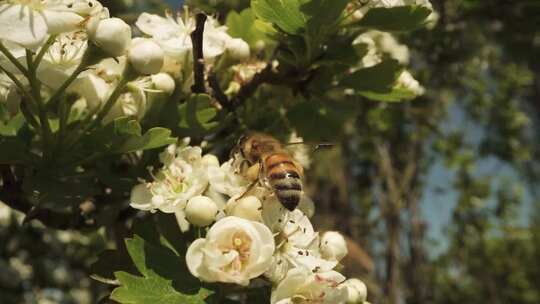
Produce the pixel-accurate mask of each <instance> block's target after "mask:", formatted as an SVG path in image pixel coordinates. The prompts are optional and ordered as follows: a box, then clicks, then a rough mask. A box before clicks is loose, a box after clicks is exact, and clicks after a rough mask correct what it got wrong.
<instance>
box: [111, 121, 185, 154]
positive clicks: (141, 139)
mask: <svg viewBox="0 0 540 304" xmlns="http://www.w3.org/2000/svg"><path fill="white" fill-rule="evenodd" d="M175 142H176V138H173V137H171V130H169V129H165V128H160V127H156V128H152V129H150V130H148V131H146V133H144V135H143V136H132V137H130V138H128V139H126V140H125V141H124V143H123V144H122V145H121V146H120V147H118V148H116V149H114V150H113V152H116V153H127V152H133V151H137V150H148V149H154V148H159V147H162V146H166V145H170V144H173V143H175Z"/></svg>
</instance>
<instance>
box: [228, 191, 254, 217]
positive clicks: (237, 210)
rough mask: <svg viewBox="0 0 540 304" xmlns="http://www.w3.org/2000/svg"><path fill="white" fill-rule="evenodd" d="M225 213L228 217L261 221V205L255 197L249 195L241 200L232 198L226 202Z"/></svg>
mask: <svg viewBox="0 0 540 304" xmlns="http://www.w3.org/2000/svg"><path fill="white" fill-rule="evenodd" d="M225 211H226V212H227V214H228V215H233V216H237V217H241V218H245V219H248V220H251V221H257V222H260V221H262V214H261V211H262V203H261V200H259V199H258V198H257V197H256V196H253V195H249V196H245V197H243V198H237V197H232V198H231V199H229V202H227V206H226V207H225Z"/></svg>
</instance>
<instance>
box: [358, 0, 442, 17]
mask: <svg viewBox="0 0 540 304" xmlns="http://www.w3.org/2000/svg"><path fill="white" fill-rule="evenodd" d="M405 5H420V6H424V7H426V8H428V9H430V10H431V11H432V12H434V11H433V6H432V5H431V3H430V2H429V0H368V1H364V2H363V3H362V4H361V5H360V6H359V7H358V9H357V10H356V11H354V12H353V14H352V17H353V18H354V19H355V20H360V19H362V18H364V16H365V15H366V14H367V12H368V11H369V10H370V9H371V8H374V7H385V8H392V7H396V6H405ZM432 15H433V13H432ZM432 18H436V17H432V16H431V15H430V16H429V17H428V20H430V19H432Z"/></svg>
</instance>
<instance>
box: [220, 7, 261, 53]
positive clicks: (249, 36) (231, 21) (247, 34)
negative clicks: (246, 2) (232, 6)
mask: <svg viewBox="0 0 540 304" xmlns="http://www.w3.org/2000/svg"><path fill="white" fill-rule="evenodd" d="M257 21H259V22H262V21H261V20H256V19H255V14H253V11H252V10H251V9H250V8H247V9H245V10H243V11H242V12H240V13H237V12H235V11H231V12H230V13H229V15H227V22H226V24H227V28H228V32H229V34H230V35H231V36H232V37H234V38H241V39H242V40H244V41H245V42H247V43H248V44H249V46H250V47H251V48H252V49H253V48H255V47H256V45H257V43H258V42H260V41H267V40H268V37H267V35H266V33H267V32H268V30H261V28H262V27H263V25H260V24H259V25H256V22H257Z"/></svg>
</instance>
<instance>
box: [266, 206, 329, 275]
mask: <svg viewBox="0 0 540 304" xmlns="http://www.w3.org/2000/svg"><path fill="white" fill-rule="evenodd" d="M262 215H263V221H264V223H265V224H266V225H267V226H268V227H269V228H270V229H271V230H272V232H274V235H275V242H276V252H275V253H274V256H273V263H272V267H270V268H269V269H268V271H266V273H265V276H266V277H267V278H268V279H269V280H270V281H272V282H279V281H280V280H282V279H283V277H285V275H286V274H287V272H288V271H289V270H290V269H292V268H296V267H302V268H306V269H309V270H310V271H312V272H314V273H316V272H321V271H328V270H331V269H333V268H334V267H336V265H337V262H336V261H329V260H325V259H323V258H322V257H321V254H320V252H319V234H318V233H317V232H315V230H314V229H313V226H312V225H311V222H310V221H309V218H308V217H307V216H306V215H305V214H304V213H302V211H300V210H298V209H296V210H294V211H288V210H286V209H285V208H283V207H282V206H281V204H280V203H279V202H278V201H277V199H275V197H272V198H270V199H269V200H266V201H264V202H263V213H262Z"/></svg>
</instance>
